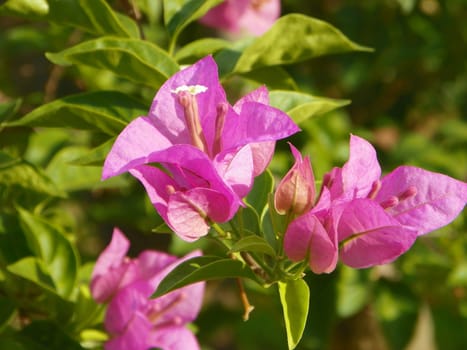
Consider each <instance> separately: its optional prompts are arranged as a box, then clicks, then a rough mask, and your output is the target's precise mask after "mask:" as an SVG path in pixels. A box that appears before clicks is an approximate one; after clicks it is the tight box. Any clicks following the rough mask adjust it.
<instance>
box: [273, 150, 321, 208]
mask: <svg viewBox="0 0 467 350" xmlns="http://www.w3.org/2000/svg"><path fill="white" fill-rule="evenodd" d="M290 148H291V151H292V154H293V156H294V157H295V164H294V165H293V166H292V168H291V169H290V170H289V172H288V173H287V174H286V175H285V176H284V178H283V179H282V180H281V182H280V183H279V185H278V186H277V190H276V193H275V195H274V206H275V208H276V211H277V212H278V213H279V214H286V213H293V214H295V215H297V216H299V215H301V214H303V213H305V212H307V211H308V210H310V209H311V208H312V207H313V203H314V200H315V179H314V175H313V170H312V168H311V163H310V159H309V158H308V157H305V159H303V158H302V156H301V154H300V152H299V151H298V150H297V149H296V148H295V147H294V146H293V145H290Z"/></svg>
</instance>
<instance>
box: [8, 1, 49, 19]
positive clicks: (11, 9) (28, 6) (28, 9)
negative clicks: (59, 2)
mask: <svg viewBox="0 0 467 350" xmlns="http://www.w3.org/2000/svg"><path fill="white" fill-rule="evenodd" d="M0 10H1V12H0V13H11V14H18V15H23V16H34V15H35V16H45V15H47V13H49V10H50V8H49V4H48V3H47V1H46V0H8V1H6V2H5V3H4V4H3V5H2V6H1V7H0Z"/></svg>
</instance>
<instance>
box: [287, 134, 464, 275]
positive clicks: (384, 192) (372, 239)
mask: <svg viewBox="0 0 467 350" xmlns="http://www.w3.org/2000/svg"><path fill="white" fill-rule="evenodd" d="M380 175H381V168H380V166H379V163H378V160H377V158H376V152H375V150H374V148H373V147H372V146H371V144H370V143H368V142H367V141H365V140H363V139H361V138H359V137H357V136H353V135H352V136H351V140H350V156H349V160H348V161H347V162H346V163H345V164H344V166H343V167H342V168H334V169H333V170H332V171H331V172H330V173H328V174H326V175H325V176H324V180H323V187H322V190H321V197H320V200H319V202H318V204H317V205H316V206H315V207H314V208H313V209H311V211H310V212H308V213H306V214H305V215H303V216H302V217H299V218H297V219H296V220H295V221H294V222H292V223H291V224H290V226H289V228H288V230H287V232H286V234H285V238H284V249H285V251H286V253H287V255H288V256H289V258H290V259H291V260H293V261H300V260H303V259H309V261H310V267H311V268H312V270H313V271H314V272H319V271H321V272H329V271H331V270H332V266H333V265H332V263H331V262H333V260H332V259H331V258H332V257H333V253H332V247H333V246H332V244H331V243H333V244H334V249H336V252H337V249H339V255H340V257H341V259H342V261H343V263H344V264H346V265H349V266H352V267H355V268H364V267H370V266H374V265H379V264H385V263H389V262H392V261H394V260H395V259H396V258H398V257H399V256H400V255H401V254H403V253H404V252H406V251H407V250H408V249H409V248H410V247H411V246H412V244H413V243H414V242H415V240H416V238H417V237H418V236H420V235H423V234H426V233H428V232H431V231H433V230H435V229H437V228H440V227H442V226H445V225H447V224H449V223H450V222H451V221H452V220H454V219H455V218H456V217H457V215H458V214H459V213H460V212H461V211H462V210H463V208H464V206H465V203H466V201H467V184H465V183H464V182H461V181H458V180H455V179H453V178H450V177H448V176H446V175H442V174H437V173H433V172H429V171H427V170H423V169H420V168H416V167H411V166H401V167H399V168H397V169H395V170H394V171H393V172H391V173H390V174H388V175H386V176H384V177H383V178H382V179H380ZM325 233H327V235H325ZM323 237H324V238H323ZM313 239H315V242H314V241H313ZM303 242H305V243H306V244H305V245H303ZM318 242H320V243H318ZM321 242H325V243H326V245H325V246H326V248H322V247H321V248H316V246H314V245H316V244H320V245H323V243H321ZM330 242H331V243H330ZM337 242H338V245H337ZM320 254H321V255H322V256H319V257H317V255H320Z"/></svg>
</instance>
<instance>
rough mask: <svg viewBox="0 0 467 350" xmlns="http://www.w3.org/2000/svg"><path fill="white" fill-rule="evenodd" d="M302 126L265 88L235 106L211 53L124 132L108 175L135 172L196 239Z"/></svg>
mask: <svg viewBox="0 0 467 350" xmlns="http://www.w3.org/2000/svg"><path fill="white" fill-rule="evenodd" d="M298 130H299V129H298V127H297V126H296V125H295V123H294V122H293V121H292V120H291V119H290V118H289V117H288V116H287V115H286V114H285V113H283V112H282V111H280V110H278V109H276V108H273V107H271V106H269V103H268V92H267V90H266V88H264V87H261V88H259V89H258V90H255V91H253V92H251V93H250V94H248V95H247V96H245V97H244V98H242V99H240V101H238V102H237V103H236V104H235V106H234V107H232V106H230V104H229V103H228V102H227V99H226V96H225V92H224V90H223V88H222V86H221V85H220V82H219V78H218V74H217V65H216V63H215V61H214V60H213V59H212V57H210V56H208V57H205V58H203V59H201V60H200V61H198V62H196V63H195V64H193V65H192V66H190V67H188V68H186V69H184V70H182V71H180V72H178V73H177V74H175V75H174V76H172V77H171V78H170V79H169V80H168V81H167V82H166V83H165V84H164V85H163V86H162V87H161V88H160V89H159V91H158V92H157V94H156V96H155V98H154V101H153V103H152V105H151V108H150V110H149V115H148V116H145V117H139V118H136V119H135V120H133V121H132V122H131V123H130V124H129V125H128V126H127V127H126V128H125V129H124V130H123V131H122V133H121V134H120V135H119V136H118V138H117V140H116V141H115V143H114V145H113V147H112V150H111V151H110V153H109V154H108V156H107V158H106V161H105V164H104V169H103V178H104V179H105V178H108V177H111V176H115V175H118V174H120V173H123V172H125V171H129V172H130V173H131V174H132V175H133V176H135V177H136V178H138V179H139V180H140V181H141V183H142V184H143V185H144V186H145V188H146V191H147V192H148V195H149V197H150V199H151V201H152V203H153V205H154V207H155V208H156V209H157V211H158V212H159V214H160V215H161V217H162V218H163V219H164V220H165V221H166V223H167V224H168V225H169V227H171V228H172V229H173V230H174V232H175V233H177V234H178V235H179V236H180V237H181V238H182V239H184V240H187V241H193V240H195V239H197V238H199V237H201V236H203V235H205V234H207V232H208V230H209V223H210V222H225V221H227V220H229V219H231V218H232V217H233V215H234V214H235V212H236V211H237V209H238V207H239V205H242V201H241V199H242V198H243V197H244V196H245V195H246V194H248V192H249V190H250V189H251V186H252V183H253V178H254V176H257V175H258V174H260V173H261V172H262V171H264V169H265V167H266V166H267V164H268V163H269V160H270V158H271V155H272V152H273V150H274V143H275V141H276V140H278V139H281V138H284V137H287V136H289V135H291V134H293V133H295V132H297V131H298ZM150 163H159V164H160V165H161V166H162V168H163V169H160V168H156V167H154V166H149V165H148V164H150Z"/></svg>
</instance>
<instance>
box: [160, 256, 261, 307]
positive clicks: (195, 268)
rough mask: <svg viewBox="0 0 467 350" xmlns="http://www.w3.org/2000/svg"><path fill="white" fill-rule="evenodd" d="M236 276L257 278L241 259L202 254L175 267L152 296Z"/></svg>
mask: <svg viewBox="0 0 467 350" xmlns="http://www.w3.org/2000/svg"><path fill="white" fill-rule="evenodd" d="M234 277H241V278H249V279H252V280H255V275H254V273H253V272H252V271H251V270H250V268H249V267H248V266H247V265H245V264H244V263H243V262H241V261H239V260H233V259H225V258H219V257H216V256H200V257H196V258H192V259H189V260H186V261H184V262H183V263H181V264H180V265H178V266H177V267H176V268H175V269H173V270H172V271H171V272H170V273H169V274H168V275H167V276H166V277H165V278H164V279H163V280H162V282H161V283H160V284H159V287H158V288H157V290H156V292H155V293H154V294H153V295H152V297H153V298H156V297H159V296H161V295H164V294H166V293H168V292H170V291H172V290H175V289H178V288H181V287H184V286H186V285H188V284H192V283H195V282H200V281H207V280H212V279H222V278H234Z"/></svg>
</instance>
